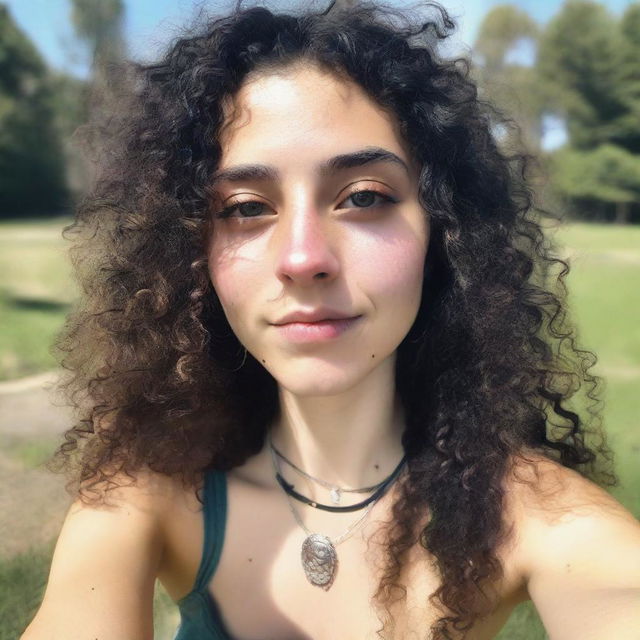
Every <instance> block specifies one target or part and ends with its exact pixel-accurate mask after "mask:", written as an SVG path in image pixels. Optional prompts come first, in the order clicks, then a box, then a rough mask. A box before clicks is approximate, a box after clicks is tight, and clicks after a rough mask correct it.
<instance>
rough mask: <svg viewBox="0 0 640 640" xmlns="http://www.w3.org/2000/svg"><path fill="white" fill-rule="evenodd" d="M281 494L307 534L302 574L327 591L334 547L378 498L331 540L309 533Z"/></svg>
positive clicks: (275, 462) (332, 575)
mask: <svg viewBox="0 0 640 640" xmlns="http://www.w3.org/2000/svg"><path fill="white" fill-rule="evenodd" d="M269 445H271V438H269ZM269 450H270V452H271V461H272V463H273V470H274V472H275V473H276V474H277V473H280V468H279V466H278V459H277V457H276V454H275V452H274V450H273V447H272V446H269ZM281 488H282V487H281ZM283 493H284V494H285V496H286V498H287V504H288V505H289V510H290V511H291V513H292V514H293V517H294V519H295V521H296V522H297V523H298V525H299V526H300V528H301V529H302V530H303V531H304V532H305V533H306V534H307V537H306V538H305V540H304V542H303V543H302V549H301V553H300V559H301V560H302V568H303V569H304V574H305V575H306V576H307V580H308V581H309V582H310V583H311V584H312V585H314V586H315V587H321V588H323V589H324V590H325V591H328V590H329V589H330V588H331V585H332V584H333V581H334V579H335V576H336V571H337V569H338V554H337V552H336V547H337V546H338V545H339V544H340V543H341V542H344V541H345V540H346V539H347V538H348V537H349V536H350V535H351V534H352V533H353V532H354V531H355V529H356V528H357V527H358V525H360V524H361V523H362V522H363V521H364V519H365V518H366V517H367V516H368V515H369V512H370V511H371V509H373V507H374V505H375V504H376V502H377V501H378V500H379V499H380V498H378V500H375V501H374V502H372V503H371V504H370V505H369V506H368V507H367V508H366V509H365V511H364V513H363V514H362V515H361V516H360V517H359V518H358V519H357V520H356V521H355V522H354V523H353V524H352V525H350V526H349V527H348V529H347V530H346V531H345V532H344V533H343V534H341V535H339V536H338V537H337V538H334V539H333V540H331V538H329V537H328V536H325V535H323V534H321V533H314V532H313V531H310V530H309V529H308V528H307V527H306V525H305V524H304V522H302V519H301V518H300V515H299V514H298V512H297V511H296V509H295V507H294V506H293V503H292V501H291V498H290V496H289V494H288V493H287V492H286V491H284V489H283ZM380 497H382V496H380Z"/></svg>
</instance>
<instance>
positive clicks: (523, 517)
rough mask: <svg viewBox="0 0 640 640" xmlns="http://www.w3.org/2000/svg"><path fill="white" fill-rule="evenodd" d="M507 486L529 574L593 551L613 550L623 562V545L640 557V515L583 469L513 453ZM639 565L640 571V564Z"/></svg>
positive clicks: (608, 552) (614, 558)
mask: <svg viewBox="0 0 640 640" xmlns="http://www.w3.org/2000/svg"><path fill="white" fill-rule="evenodd" d="M505 487H506V489H507V490H506V503H507V510H508V513H509V516H510V518H511V519H512V521H513V522H514V524H515V525H516V530H517V540H518V543H517V548H518V558H519V561H520V562H521V565H522V567H523V572H524V573H525V574H526V575H527V576H528V577H529V579H531V578H532V577H533V576H534V575H538V576H540V575H542V573H543V572H544V571H545V567H546V568H547V570H550V571H555V570H556V568H557V567H556V566H554V565H557V566H560V565H562V566H566V565H568V564H571V559H572V558H573V559H576V560H577V559H578V556H580V557H582V558H583V559H585V558H587V557H588V556H589V555H590V554H594V555H597V556H599V557H600V558H605V557H607V556H608V557H609V562H610V563H615V564H617V565H619V566H620V568H622V565H624V560H623V559H622V557H621V555H620V553H619V549H622V548H624V549H626V550H627V551H630V552H631V555H630V556H629V557H630V559H631V561H632V562H633V561H634V560H633V559H634V558H635V559H636V561H637V558H638V556H639V555H640V523H639V522H638V520H637V518H636V517H635V516H634V515H633V514H632V513H631V512H630V511H629V510H628V509H627V508H626V507H624V506H623V505H622V504H621V503H620V502H619V501H618V500H616V499H615V498H614V497H613V496H612V495H611V494H609V493H608V492H607V491H606V490H605V489H603V488H601V487H599V486H598V485H597V484H595V483H594V482H593V481H591V480H589V479H588V478H586V477H584V476H583V475H581V474H580V473H578V472H577V471H574V470H573V469H569V468H567V467H565V466H563V465H562V464H560V463H558V462H556V461H554V460H551V459H549V458H547V457H546V456H544V455H542V454H541V453H537V452H534V451H527V452H526V455H524V456H522V457H518V458H514V459H513V465H512V468H511V473H510V474H509V475H508V477H507V478H506V479H505ZM616 546H617V548H616ZM592 564H593V563H592ZM592 569H593V571H598V569H597V568H595V567H592ZM633 570H635V571H640V566H637V567H635V568H634V569H633ZM639 582H640V577H639Z"/></svg>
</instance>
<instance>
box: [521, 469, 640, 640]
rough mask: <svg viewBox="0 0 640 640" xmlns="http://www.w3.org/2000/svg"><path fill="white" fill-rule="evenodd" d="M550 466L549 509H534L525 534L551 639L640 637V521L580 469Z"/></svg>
mask: <svg viewBox="0 0 640 640" xmlns="http://www.w3.org/2000/svg"><path fill="white" fill-rule="evenodd" d="M547 467H548V470H549V472H548V473H547V474H546V475H545V477H546V478H547V487H546V491H547V494H546V495H547V498H546V499H545V501H544V502H545V504H546V506H545V507H544V508H540V507H538V508H531V506H530V508H528V509H527V513H528V517H527V519H526V520H527V523H526V525H525V527H524V528H523V529H522V535H523V543H524V544H523V548H525V549H527V550H528V551H527V571H526V573H527V575H528V581H527V588H528V591H529V595H530V597H531V599H532V600H533V602H534V604H535V606H536V609H537V610H538V613H539V614H540V618H541V620H542V622H543V624H544V626H545V629H546V630H547V633H548V634H549V639H550V640H608V639H609V638H612V639H613V638H615V640H638V639H640V523H638V521H637V520H636V518H634V516H633V515H632V514H631V513H630V512H629V511H627V510H626V509H625V508H624V507H622V505H620V504H619V503H618V502H617V501H616V500H614V499H613V498H612V497H611V496H610V495H609V494H608V493H606V492H605V491H603V490H602V489H600V488H599V487H597V486H596V485H595V484H593V483H591V482H590V481H588V480H585V479H584V478H583V477H582V476H580V475H579V474H577V473H576V472H574V471H570V470H568V469H565V468H563V467H560V466H559V465H551V466H549V465H547ZM551 478H555V481H558V485H557V489H555V490H554V489H553V487H554V485H555V482H550V481H549V480H550V479H551ZM541 504H542V503H541Z"/></svg>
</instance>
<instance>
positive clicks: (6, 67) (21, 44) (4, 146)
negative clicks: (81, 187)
mask: <svg viewBox="0 0 640 640" xmlns="http://www.w3.org/2000/svg"><path fill="white" fill-rule="evenodd" d="M52 97H53V88H52V86H51V83H50V80H49V77H48V72H47V68H46V66H45V64H44V62H43V61H42V58H41V57H40V55H39V54H38V52H37V50H36V48H35V47H34V46H33V44H32V43H31V42H30V41H29V39H28V38H27V37H26V36H25V35H24V33H22V31H20V29H18V27H17V26H16V24H15V22H14V20H13V19H12V17H11V15H10V14H9V11H8V9H7V8H6V7H5V6H4V5H0V217H9V216H14V215H23V214H34V213H45V212H46V213H51V212H55V211H58V210H61V209H62V208H64V207H65V206H66V204H67V200H68V191H67V188H66V183H65V171H64V162H63V161H62V148H61V143H60V137H59V135H58V131H57V129H56V127H55V123H54V120H55V110H54V107H53V104H52Z"/></svg>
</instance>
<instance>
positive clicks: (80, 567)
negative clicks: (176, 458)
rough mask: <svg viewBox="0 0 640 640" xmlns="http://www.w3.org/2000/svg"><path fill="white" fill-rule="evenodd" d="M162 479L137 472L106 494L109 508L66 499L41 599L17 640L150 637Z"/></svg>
mask: <svg viewBox="0 0 640 640" xmlns="http://www.w3.org/2000/svg"><path fill="white" fill-rule="evenodd" d="M129 482H130V480H129ZM165 484H166V479H162V478H158V477H157V476H153V475H150V474H140V475H139V476H138V477H137V482H136V486H131V487H121V488H118V489H115V490H112V491H110V492H109V493H108V496H107V501H108V503H109V504H110V505H112V506H99V507H94V506H86V505H84V504H82V503H81V502H80V501H79V500H78V501H76V502H74V503H73V505H72V506H71V507H70V509H69V512H68V514H67V517H66V519H65V522H64V524H63V526H62V530H61V533H60V536H59V538H58V542H57V545H56V549H55V553H54V556H53V561H52V565H51V572H50V574H49V582H48V585H47V589H46V593H45V596H44V599H43V602H42V605H41V607H40V610H39V611H38V613H37V614H36V616H35V618H34V619H33V621H32V622H31V624H30V625H29V627H28V628H27V629H26V631H25V632H24V634H23V636H22V638H21V640H75V639H78V640H94V639H99V640H129V639H131V640H133V639H135V640H147V639H151V638H153V591H154V584H155V578H156V574H157V570H158V566H159V564H160V560H161V556H162V549H163V542H162V534H161V531H162V527H161V512H162V509H161V508H160V506H159V505H161V504H162V501H163V499H164V496H166V492H165V491H163V486H164V485H165Z"/></svg>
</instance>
